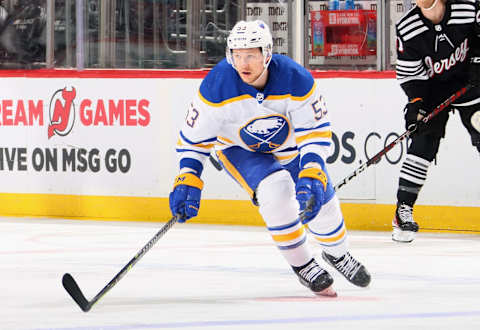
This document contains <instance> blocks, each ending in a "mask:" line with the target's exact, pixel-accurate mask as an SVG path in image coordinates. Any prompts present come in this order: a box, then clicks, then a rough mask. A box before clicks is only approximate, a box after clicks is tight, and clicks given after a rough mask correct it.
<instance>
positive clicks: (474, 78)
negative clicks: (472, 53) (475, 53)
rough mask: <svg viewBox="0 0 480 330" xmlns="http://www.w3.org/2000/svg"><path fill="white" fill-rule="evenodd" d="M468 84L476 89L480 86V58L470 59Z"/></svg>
mask: <svg viewBox="0 0 480 330" xmlns="http://www.w3.org/2000/svg"><path fill="white" fill-rule="evenodd" d="M468 82H469V83H470V84H471V85H472V86H475V87H478V86H480V57H472V58H470V66H469V68H468Z"/></svg>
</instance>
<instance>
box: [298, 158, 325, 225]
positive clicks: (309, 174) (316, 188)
mask: <svg viewBox="0 0 480 330" xmlns="http://www.w3.org/2000/svg"><path fill="white" fill-rule="evenodd" d="M327 183H328V179H327V175H326V174H325V172H323V170H321V169H320V168H316V167H310V168H306V169H303V170H301V171H300V173H299V174H298V181H297V184H296V187H295V190H296V194H297V200H298V203H299V204H300V212H302V213H303V217H302V219H301V220H302V223H303V224H306V223H307V222H309V221H311V220H312V219H313V218H315V217H316V216H317V214H318V212H320V209H321V208H322V205H323V201H324V196H325V192H326V190H327ZM309 201H310V202H309ZM312 202H313V203H312ZM310 203H312V205H309V204H310ZM307 207H308V209H307Z"/></svg>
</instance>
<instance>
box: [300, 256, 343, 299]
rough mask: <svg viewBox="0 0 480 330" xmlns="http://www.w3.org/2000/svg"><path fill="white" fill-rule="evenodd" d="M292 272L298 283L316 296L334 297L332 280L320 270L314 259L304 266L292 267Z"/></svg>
mask: <svg viewBox="0 0 480 330" xmlns="http://www.w3.org/2000/svg"><path fill="white" fill-rule="evenodd" d="M292 268H293V271H294V272H295V274H297V276H298V279H299V280H300V283H302V284H303V285H304V286H306V287H307V288H309V289H310V290H312V291H313V293H315V294H316V295H319V296H327V297H336V296H337V293H336V292H335V290H334V289H333V287H332V283H333V278H332V277H331V276H330V274H329V273H327V271H326V270H325V269H323V268H321V267H320V266H319V265H318V264H317V262H316V261H315V259H312V260H310V261H309V262H308V263H307V264H306V265H305V266H301V267H294V266H292Z"/></svg>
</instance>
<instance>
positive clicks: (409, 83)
mask: <svg viewBox="0 0 480 330" xmlns="http://www.w3.org/2000/svg"><path fill="white" fill-rule="evenodd" d="M417 38H421V36H419V37H417ZM395 68H396V75H397V80H398V82H399V83H400V86H401V87H402V89H403V91H404V92H405V94H406V95H407V97H408V103H407V104H406V105H405V108H404V111H403V112H404V117H405V128H406V129H407V130H408V129H409V130H412V129H414V128H416V127H417V124H418V121H419V120H421V119H422V118H423V117H424V116H425V115H426V114H427V113H428V109H427V108H426V107H425V98H426V97H427V95H428V94H427V92H428V79H429V76H428V72H427V68H426V66H425V64H424V62H423V58H422V57H421V56H420V54H418V51H417V50H416V49H415V47H414V45H412V42H411V41H410V42H409V41H405V40H404V38H403V37H402V33H401V32H399V29H398V26H397V63H396V67H395Z"/></svg>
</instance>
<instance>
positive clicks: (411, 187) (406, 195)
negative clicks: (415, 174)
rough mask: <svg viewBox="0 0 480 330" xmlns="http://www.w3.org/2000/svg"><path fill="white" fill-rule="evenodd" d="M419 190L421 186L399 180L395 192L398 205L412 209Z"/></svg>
mask: <svg viewBox="0 0 480 330" xmlns="http://www.w3.org/2000/svg"><path fill="white" fill-rule="evenodd" d="M421 188H422V185H419V184H415V183H413V182H410V181H407V180H405V179H402V178H400V179H399V182H398V191H397V201H398V204H402V203H403V204H407V205H410V206H412V207H413V204H415V202H416V201H417V197H418V193H419V192H420V189H421Z"/></svg>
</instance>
